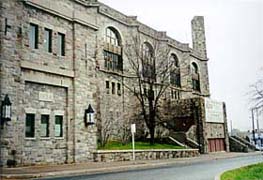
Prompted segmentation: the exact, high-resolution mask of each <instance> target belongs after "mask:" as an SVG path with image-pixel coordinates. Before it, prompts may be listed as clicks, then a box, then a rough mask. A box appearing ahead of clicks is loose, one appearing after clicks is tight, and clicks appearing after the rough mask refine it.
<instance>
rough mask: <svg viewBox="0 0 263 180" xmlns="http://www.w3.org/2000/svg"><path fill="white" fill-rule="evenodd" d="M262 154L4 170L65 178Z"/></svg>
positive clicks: (9, 175)
mask: <svg viewBox="0 0 263 180" xmlns="http://www.w3.org/2000/svg"><path fill="white" fill-rule="evenodd" d="M259 153H260V152H252V153H211V154H205V155H200V156H198V157H194V158H179V159H167V160H145V161H126V162H110V163H102V162H89V163H82V164H63V165H49V166H48V165H45V166H27V167H17V168H3V169H2V173H3V174H2V175H1V176H2V178H3V179H30V178H40V177H63V176H74V175H83V174H100V173H109V172H121V171H127V170H138V169H140V170H141V169H148V168H157V167H161V166H172V165H173V166H176V165H182V164H193V163H198V162H204V161H211V160H218V159H226V158H233V157H240V156H253V155H258V154H259Z"/></svg>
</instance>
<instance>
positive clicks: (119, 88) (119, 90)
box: [117, 83, 121, 96]
mask: <svg viewBox="0 0 263 180" xmlns="http://www.w3.org/2000/svg"><path fill="white" fill-rule="evenodd" d="M117 93H118V95H119V96H120V95H121V84H120V83H118V84H117Z"/></svg>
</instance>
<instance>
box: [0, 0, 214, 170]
mask: <svg viewBox="0 0 263 180" xmlns="http://www.w3.org/2000/svg"><path fill="white" fill-rule="evenodd" d="M0 10H1V11H0V22H1V23H0V52H1V53H0V60H1V62H0V75H1V79H0V84H1V88H0V89H1V92H0V93H1V98H2V100H4V98H5V97H6V95H8V98H9V99H10V102H11V103H12V106H11V108H12V110H11V119H10V121H5V122H4V121H3V119H2V120H1V121H2V124H3V125H2V128H1V156H2V163H4V164H5V163H6V162H7V160H8V159H13V158H15V159H16V161H17V163H18V164H23V165H28V164H44V163H70V162H86V161H92V160H93V152H94V151H95V150H96V149H97V141H98V129H100V128H101V127H98V126H97V123H96V122H98V121H100V122H102V124H105V122H106V121H107V120H110V121H111V120H112V121H116V122H117V124H118V125H121V123H122V122H124V121H123V119H125V117H126V115H127V114H129V112H132V109H131V106H132V104H133V102H134V98H133V97H132V94H131V93H130V92H129V91H128V90H127V89H126V88H125V86H124V84H125V81H127V80H126V79H127V78H126V77H129V76H130V74H129V70H130V65H129V63H128V62H127V56H126V53H125V45H126V43H127V42H131V41H132V36H133V35H136V36H140V38H141V39H142V41H143V42H144V43H147V45H149V46H151V45H152V44H154V42H159V43H161V44H162V45H163V46H165V47H168V48H169V49H170V52H169V53H170V54H169V55H170V57H171V58H172V59H173V60H174V61H175V62H176V64H177V66H178V68H179V73H177V74H174V76H173V77H171V78H170V79H171V86H170V87H169V89H168V94H169V98H171V99H187V98H194V97H209V96H210V91H209V81H208V67H207V61H208V58H207V54H206V43H205V30H204V19H203V17H200V16H198V17H194V19H193V20H192V37H193V39H192V40H193V48H190V47H189V44H186V43H181V42H178V41H176V40H174V39H172V38H170V37H168V36H167V35H166V33H165V32H159V31H156V30H154V29H152V28H150V27H148V26H146V25H144V24H142V23H140V22H139V21H137V19H136V17H135V16H126V15H124V14H122V13H120V12H118V11H116V10H114V9H112V8H110V7H109V6H107V5H105V4H103V3H100V2H98V1H96V0H57V1H52V0H20V1H18V0H10V1H1V2H0ZM89 105H91V106H92V107H93V109H94V110H95V124H94V125H87V124H86V123H85V120H86V115H85V110H87V108H88V106H89ZM2 106H3V102H2ZM2 111H3V110H2ZM2 114H3V112H2ZM113 128H116V131H117V130H118V126H114V127H113Z"/></svg>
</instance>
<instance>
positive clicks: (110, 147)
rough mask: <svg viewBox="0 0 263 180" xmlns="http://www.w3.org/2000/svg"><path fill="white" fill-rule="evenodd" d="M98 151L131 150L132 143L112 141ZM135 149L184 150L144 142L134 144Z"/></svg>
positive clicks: (167, 145)
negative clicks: (123, 143)
mask: <svg viewBox="0 0 263 180" xmlns="http://www.w3.org/2000/svg"><path fill="white" fill-rule="evenodd" d="M98 149H99V150H128V149H132V143H129V144H126V145H122V144H121V143H120V142H116V141H112V142H109V143H108V144H106V146H105V147H99V148H98ZM135 149H184V147H181V146H175V145H172V144H157V143H155V144H154V145H150V143H146V142H135Z"/></svg>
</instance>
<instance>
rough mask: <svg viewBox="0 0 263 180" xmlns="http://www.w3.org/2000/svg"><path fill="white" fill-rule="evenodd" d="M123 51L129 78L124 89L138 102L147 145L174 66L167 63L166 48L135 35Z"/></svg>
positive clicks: (172, 63) (153, 132)
mask: <svg viewBox="0 0 263 180" xmlns="http://www.w3.org/2000/svg"><path fill="white" fill-rule="evenodd" d="M124 50H125V51H124V53H125V55H126V57H127V59H128V62H129V64H130V70H129V72H130V74H131V75H132V77H133V79H132V80H131V81H130V82H132V83H129V84H128V83H125V84H124V86H125V87H126V88H127V89H129V90H130V91H131V92H132V93H133V94H134V96H135V97H136V99H137V100H138V101H139V106H140V111H141V112H140V113H141V115H142V117H143V119H144V121H145V124H146V126H147V128H148V129H149V133H150V143H151V144H154V136H155V129H156V125H157V124H158V110H159V108H160V105H161V103H160V102H161V101H160V100H161V99H162V97H163V95H164V93H165V91H166V89H167V88H168V87H169V86H170V83H169V79H170V74H172V73H174V72H175V71H176V66H175V64H174V62H172V61H169V57H170V48H169V47H168V46H167V44H166V43H164V42H160V41H154V42H152V44H150V43H145V42H144V43H143V42H142V41H141V38H140V36H135V37H132V41H129V42H127V43H126V47H125V48H124ZM179 79H180V78H179Z"/></svg>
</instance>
